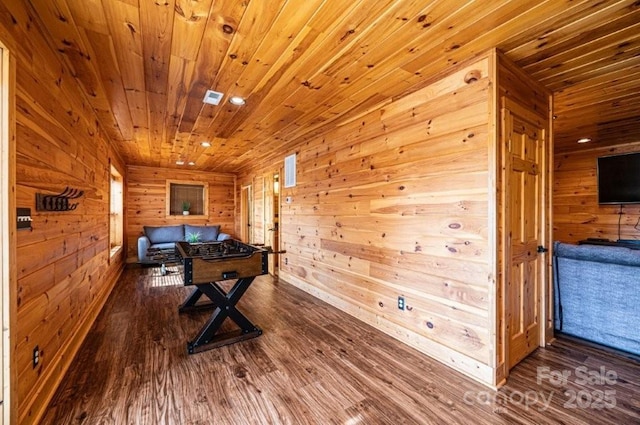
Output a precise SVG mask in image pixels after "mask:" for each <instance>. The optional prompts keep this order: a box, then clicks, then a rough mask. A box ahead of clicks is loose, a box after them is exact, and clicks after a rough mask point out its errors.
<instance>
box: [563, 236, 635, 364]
mask: <svg viewBox="0 0 640 425" xmlns="http://www.w3.org/2000/svg"><path fill="white" fill-rule="evenodd" d="M554 262H555V270H554V284H555V291H554V293H555V297H554V298H555V328H556V329H557V330H559V331H562V332H564V333H567V334H570V335H574V336H577V337H579V338H584V339H587V340H590V341H593V342H597V343H599V344H604V345H608V346H610V347H614V348H617V349H620V350H624V351H628V352H630V353H634V354H638V355H640V334H639V333H638V331H637V326H638V323H639V322H640V309H638V305H640V285H639V283H640V279H639V278H638V276H639V275H640V250H632V249H629V248H624V247H616V246H599V245H570V244H563V243H559V242H556V243H555V244H554Z"/></svg>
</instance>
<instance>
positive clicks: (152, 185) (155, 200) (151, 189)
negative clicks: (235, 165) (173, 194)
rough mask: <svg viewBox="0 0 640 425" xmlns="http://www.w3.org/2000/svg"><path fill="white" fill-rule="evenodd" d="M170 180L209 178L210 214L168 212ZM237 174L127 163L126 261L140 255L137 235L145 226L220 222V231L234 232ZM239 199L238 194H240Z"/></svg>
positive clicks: (201, 180)
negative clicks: (179, 214)
mask: <svg viewBox="0 0 640 425" xmlns="http://www.w3.org/2000/svg"><path fill="white" fill-rule="evenodd" d="M167 180H181V181H194V182H207V183H208V185H209V217H208V218H203V217H201V216H182V215H181V216H172V217H167V215H166V199H167V198H166V197H167V193H166V191H167ZM235 191H236V186H235V176H234V175H233V174H224V173H206V172H199V171H192V170H173V169H167V168H152V167H151V168H150V167H140V166H134V165H130V166H128V167H127V203H126V204H125V208H124V209H125V216H126V219H127V224H126V230H125V237H126V239H127V246H128V249H127V261H128V262H135V261H137V259H138V237H139V236H141V235H142V234H143V226H164V225H176V224H183V223H184V224H192V225H203V224H208V225H220V231H221V232H225V233H229V234H231V235H234V234H235V232H234V229H235V225H236V222H235V216H236V215H235V205H236V201H235ZM238 199H239V198H238Z"/></svg>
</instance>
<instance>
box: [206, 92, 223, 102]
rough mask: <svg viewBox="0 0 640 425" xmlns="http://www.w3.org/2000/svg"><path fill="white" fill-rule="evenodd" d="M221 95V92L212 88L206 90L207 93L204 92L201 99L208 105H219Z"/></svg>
mask: <svg viewBox="0 0 640 425" xmlns="http://www.w3.org/2000/svg"><path fill="white" fill-rule="evenodd" d="M223 96H224V94H223V93H220V92H217V91H213V90H207V93H205V95H204V99H203V100H202V101H203V102H204V103H208V104H210V105H219V104H220V101H221V100H222V97H223Z"/></svg>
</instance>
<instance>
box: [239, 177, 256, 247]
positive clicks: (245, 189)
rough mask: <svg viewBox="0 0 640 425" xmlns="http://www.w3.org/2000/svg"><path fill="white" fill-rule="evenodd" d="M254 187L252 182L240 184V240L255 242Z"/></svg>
mask: <svg viewBox="0 0 640 425" xmlns="http://www.w3.org/2000/svg"><path fill="white" fill-rule="evenodd" d="M252 192H253V187H252V185H251V183H249V184H245V185H242V186H240V240H241V241H242V242H245V243H251V242H253V238H252V235H253V208H252V205H253V201H252V198H251V196H252Z"/></svg>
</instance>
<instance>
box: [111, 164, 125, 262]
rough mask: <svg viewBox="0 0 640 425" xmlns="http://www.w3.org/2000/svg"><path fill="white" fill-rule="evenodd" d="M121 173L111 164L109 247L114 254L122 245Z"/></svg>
mask: <svg viewBox="0 0 640 425" xmlns="http://www.w3.org/2000/svg"><path fill="white" fill-rule="evenodd" d="M122 193H123V191H122V175H121V174H120V173H119V172H118V170H116V169H115V167H114V166H113V165H112V166H111V196H110V198H111V202H110V204H111V205H110V213H109V248H110V249H111V255H114V254H115V253H116V252H118V250H119V249H120V248H121V247H122V234H123V228H122V223H123V219H122V215H123V214H122V204H123V202H122Z"/></svg>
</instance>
